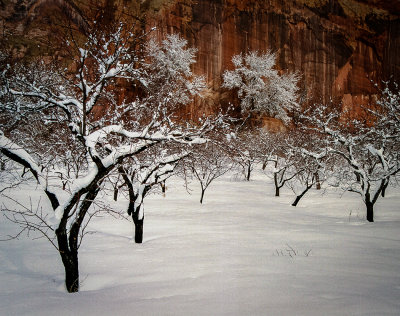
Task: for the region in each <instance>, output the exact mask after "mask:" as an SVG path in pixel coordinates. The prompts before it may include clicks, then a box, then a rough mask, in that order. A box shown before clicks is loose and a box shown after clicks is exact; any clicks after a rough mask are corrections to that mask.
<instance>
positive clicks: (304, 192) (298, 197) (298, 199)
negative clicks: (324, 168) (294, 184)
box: [292, 184, 312, 206]
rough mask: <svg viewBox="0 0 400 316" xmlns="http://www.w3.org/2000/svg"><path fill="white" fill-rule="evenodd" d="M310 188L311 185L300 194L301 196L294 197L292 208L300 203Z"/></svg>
mask: <svg viewBox="0 0 400 316" xmlns="http://www.w3.org/2000/svg"><path fill="white" fill-rule="evenodd" d="M311 187H312V184H311V185H308V186H307V187H306V188H305V190H304V191H303V192H301V194H299V195H298V196H296V199H295V200H294V202H293V203H292V206H297V204H298V203H299V202H300V200H301V198H302V197H303V196H304V195H305V194H306V193H307V192H308V190H310V189H311Z"/></svg>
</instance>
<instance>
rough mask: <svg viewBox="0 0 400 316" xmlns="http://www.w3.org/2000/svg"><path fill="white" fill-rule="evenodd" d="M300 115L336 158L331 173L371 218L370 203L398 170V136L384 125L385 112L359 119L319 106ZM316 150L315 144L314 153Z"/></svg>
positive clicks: (399, 167)
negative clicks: (333, 170)
mask: <svg viewBox="0 0 400 316" xmlns="http://www.w3.org/2000/svg"><path fill="white" fill-rule="evenodd" d="M342 116H343V114H342ZM304 117H305V118H306V122H307V123H308V125H309V126H311V127H310V129H312V130H314V131H315V132H317V133H319V137H321V138H323V139H324V140H325V144H326V152H327V153H329V154H331V155H335V156H336V157H337V158H338V159H337V161H336V168H335V175H334V176H335V177H336V178H337V179H338V182H339V183H340V185H341V186H342V187H343V188H344V189H345V190H348V191H351V192H356V193H358V194H359V195H360V196H361V197H362V199H363V201H364V203H365V206H366V210H367V215H366V218H367V220H368V221H369V222H373V221H374V204H375V203H376V201H377V200H378V198H379V196H380V195H381V193H382V191H383V190H384V188H385V187H386V186H387V181H388V180H389V179H390V178H391V177H392V176H393V175H395V174H397V173H398V172H399V170H400V161H399V151H398V149H399V142H398V137H396V136H395V133H394V130H393V129H388V128H386V127H385V126H386V124H385V123H386V122H387V119H386V118H388V117H389V116H387V114H385V113H380V121H378V120H377V117H376V116H373V115H372V114H371V113H370V116H369V117H367V118H366V119H365V120H363V121H360V120H352V121H351V120H348V119H346V118H343V117H341V115H339V113H337V112H335V111H332V110H329V111H328V108H327V107H326V106H319V107H317V108H316V109H314V110H313V111H311V112H309V113H307V114H306V115H304ZM374 122H375V123H374ZM320 150H321V148H317V149H316V150H315V154H318V153H319V152H320Z"/></svg>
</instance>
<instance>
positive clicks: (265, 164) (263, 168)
mask: <svg viewBox="0 0 400 316" xmlns="http://www.w3.org/2000/svg"><path fill="white" fill-rule="evenodd" d="M261 168H262V170H265V168H267V162H266V161H264V162H263V164H262V167H261Z"/></svg>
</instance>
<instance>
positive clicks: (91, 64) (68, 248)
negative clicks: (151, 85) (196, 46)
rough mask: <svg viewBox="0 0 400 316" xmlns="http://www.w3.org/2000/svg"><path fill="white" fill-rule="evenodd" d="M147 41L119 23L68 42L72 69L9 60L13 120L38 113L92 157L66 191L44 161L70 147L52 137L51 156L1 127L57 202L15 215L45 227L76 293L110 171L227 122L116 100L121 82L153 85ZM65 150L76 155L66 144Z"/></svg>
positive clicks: (6, 77) (2, 144)
mask: <svg viewBox="0 0 400 316" xmlns="http://www.w3.org/2000/svg"><path fill="white" fill-rule="evenodd" d="M143 36H144V35H143ZM140 40H142V39H141V38H139V37H137V36H136V35H135V34H134V33H132V32H129V30H128V29H126V27H125V26H124V25H119V26H118V27H117V28H116V29H115V30H114V31H110V32H100V31H99V32H97V31H96V32H95V31H94V32H93V33H92V34H90V35H89V37H88V39H87V41H86V43H85V44H83V45H78V44H77V42H76V41H72V40H71V41H68V42H67V43H66V45H67V46H68V47H69V49H70V51H71V52H75V53H74V54H72V56H76V58H74V60H73V62H72V64H71V67H70V68H69V69H68V68H67V69H66V68H65V66H60V65H57V64H52V63H50V64H44V63H42V62H40V61H36V62H34V63H32V64H30V65H25V66H24V65H13V66H11V65H9V66H8V67H6V69H5V70H4V71H2V73H1V74H2V78H1V79H2V86H1V89H0V91H2V95H6V97H5V98H2V100H3V99H4V101H2V102H1V112H2V113H8V115H9V117H10V121H11V118H13V117H16V116H17V117H23V118H26V120H25V121H26V122H27V123H28V124H29V123H30V122H29V121H30V120H29V119H28V117H31V115H32V118H34V120H35V124H39V125H41V126H42V127H43V128H49V129H50V128H53V129H57V130H59V131H62V133H63V134H64V135H65V137H66V138H67V139H68V142H69V141H71V142H73V143H74V144H75V148H76V149H77V150H78V151H79V152H77V153H75V152H74V153H73V154H74V155H83V156H84V157H85V163H84V165H85V168H84V170H82V171H81V172H79V174H74V175H73V176H70V178H68V181H69V183H70V185H69V186H70V190H69V192H68V194H67V195H66V194H65V191H63V192H60V188H61V187H62V184H61V185H60V178H59V176H58V175H57V174H55V173H54V171H53V168H52V164H49V165H43V161H46V163H47V161H50V159H48V157H47V155H48V154H51V153H52V150H51V149H52V148H55V147H59V149H60V147H61V149H62V147H63V146H62V145H59V144H53V143H52V142H51V141H46V139H44V140H43V141H44V142H46V143H45V146H44V147H46V146H48V148H49V151H48V152H47V155H44V153H34V152H32V151H31V149H30V147H29V146H27V144H29V143H30V140H31V139H30V138H29V135H25V134H24V133H23V132H22V129H21V133H20V134H19V135H18V137H15V136H14V133H12V132H11V128H4V126H3V127H2V129H3V131H2V132H1V133H0V150H1V153H2V154H3V155H5V156H6V157H8V158H9V159H11V160H13V161H15V162H16V163H18V164H19V165H21V166H22V167H24V168H25V169H26V170H29V171H30V173H31V174H32V175H33V177H34V178H35V181H36V182H37V183H38V187H39V188H40V190H42V191H43V193H44V194H45V195H46V196H47V198H48V200H49V205H51V210H47V211H48V212H47V213H46V214H44V213H43V212H41V213H34V212H33V213H34V214H29V210H27V211H26V212H24V211H21V212H16V213H15V212H14V215H15V216H14V217H13V219H14V221H15V222H16V223H17V224H19V225H21V227H24V225H31V223H32V222H31V220H32V218H36V219H37V220H38V221H39V222H40V224H41V225H42V226H39V228H38V229H37V230H38V231H39V232H41V233H43V234H44V235H45V236H46V237H47V238H48V240H49V241H50V242H51V243H52V244H53V246H54V247H55V248H56V249H57V251H58V252H59V254H60V256H61V259H62V262H63V264H64V268H65V285H66V289H67V291H68V292H77V291H78V290H79V269H78V249H79V246H80V244H81V237H82V235H83V234H82V229H84V228H85V227H86V225H87V221H88V220H89V219H90V217H91V215H90V214H91V209H92V208H93V207H94V203H95V201H96V199H97V197H98V195H99V192H100V191H101V190H103V188H104V186H103V184H104V181H105V179H106V178H107V176H108V175H110V174H111V173H112V172H113V171H115V170H117V169H118V167H119V166H121V165H123V164H124V163H125V162H126V161H127V160H128V159H130V158H133V157H135V156H137V155H139V154H141V153H145V152H146V151H148V150H150V149H151V148H152V147H154V146H156V145H160V144H170V143H175V144H182V145H186V144H193V145H195V144H199V143H203V142H205V140H204V137H205V135H206V134H207V133H208V132H209V131H211V130H213V129H214V127H215V126H216V124H217V123H216V122H219V121H220V120H219V119H218V120H216V121H214V120H212V119H206V120H204V121H203V123H202V124H200V125H199V124H197V125H190V124H180V123H179V121H178V120H173V117H174V110H175V108H174V103H173V102H172V103H171V102H169V100H165V99H160V100H158V102H145V101H143V102H142V101H141V100H140V98H139V97H138V98H137V99H136V100H135V101H134V102H128V101H126V102H123V103H122V104H119V103H118V102H117V101H116V100H117V96H116V95H115V92H117V91H116V90H115V87H116V85H117V84H118V85H123V84H125V85H130V84H136V85H137V86H139V85H143V86H144V88H143V89H145V87H146V82H145V81H142V80H141V79H142V78H143V77H144V78H146V76H145V75H143V73H144V72H145V71H147V66H143V63H144V62H145V60H144V59H142V58H141V57H140V56H141V54H139V52H138V47H140V45H137V43H138V41H140ZM175 62H176V63H179V62H180V60H179V59H177V60H175ZM188 75H190V74H188ZM196 87H197V86H196ZM196 87H195V85H193V86H190V85H188V86H186V88H187V93H188V95H192V94H194V93H197V88H196ZM192 88H193V89H192ZM169 97H170V98H173V95H170V96H169ZM166 109H168V110H166ZM15 126H16V127H18V125H15ZM60 154H64V155H67V154H68V153H67V151H66V152H64V153H63V152H62V150H60ZM65 174H67V173H65ZM61 191H62V189H61ZM31 211H32V210H31ZM31 215H33V216H31ZM18 216H19V217H18ZM30 227H34V226H33V225H31V226H30ZM41 227H44V229H41ZM22 229H23V228H22Z"/></svg>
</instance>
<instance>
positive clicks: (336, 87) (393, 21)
mask: <svg viewBox="0 0 400 316" xmlns="http://www.w3.org/2000/svg"><path fill="white" fill-rule="evenodd" d="M99 3H100V4H99ZM94 8H96V9H94ZM89 11H90V13H88V12H89ZM52 12H58V13H57V14H58V15H62V14H63V13H64V16H65V17H64V18H65V19H67V20H68V19H69V20H70V21H72V22H73V23H75V24H77V25H79V26H80V27H84V25H85V23H86V22H87V21H90V19H93V18H96V19H100V18H103V19H104V20H107V19H108V20H113V19H114V20H115V19H118V18H120V17H121V16H122V15H125V16H129V15H131V16H135V15H136V16H138V15H140V16H141V18H142V19H144V21H145V22H144V23H145V25H146V27H147V28H150V27H153V26H157V31H156V33H157V36H159V37H160V38H161V37H162V35H163V34H165V33H171V32H179V33H181V34H182V35H183V36H184V37H185V38H187V39H188V41H189V44H190V45H191V46H195V47H197V49H198V54H197V63H196V65H195V69H194V71H195V72H196V73H198V74H204V75H205V76H206V78H207V81H208V82H209V84H210V87H211V90H210V92H209V94H208V98H207V101H206V102H205V103H204V102H203V110H206V109H207V108H209V110H212V109H211V108H213V107H215V106H217V105H218V104H219V103H220V102H221V100H222V103H223V102H227V100H229V93H227V92H226V91H223V90H221V89H220V84H221V74H222V73H223V71H224V70H225V69H231V68H232V63H231V58H232V56H233V55H234V54H239V53H241V52H246V51H249V50H258V51H260V52H263V51H267V50H272V51H274V52H276V53H277V56H278V57H277V67H278V68H279V69H281V70H282V71H287V70H289V71H298V72H299V73H300V74H301V76H302V81H301V88H302V90H303V91H304V99H306V100H308V102H328V101H329V100H331V99H333V100H334V101H336V102H342V104H343V106H344V107H347V108H353V109H354V111H357V105H364V104H368V103H369V102H370V101H371V100H373V98H374V95H375V94H376V93H377V91H376V90H375V89H374V86H373V84H372V83H371V80H372V81H373V82H378V83H379V82H381V81H382V80H389V79H391V80H394V81H397V82H400V1H398V0H394V1H384V0H287V1H283V0H142V1H126V0H103V1H100V2H97V5H96V6H95V5H94V2H93V1H92V0H86V1H71V0H70V1H62V0H57V1H43V0H42V1H38V0H36V1H29V0H9V1H6V0H0V17H1V18H2V20H3V21H6V24H7V23H8V24H7V25H15V26H16V28H17V29H18V30H19V33H21V34H22V33H24V32H25V33H26V34H31V36H32V34H33V35H34V36H36V37H38V38H39V37H40V36H41V35H42V33H43V32H44V33H45V32H46V31H45V30H46V28H49V27H54V25H53V23H54V20H52V19H51V17H54V16H55V15H54V13H52ZM43 17H46V19H47V20H46V21H47V23H44V24H40V23H39V24H38V21H41V20H43ZM106 17H107V18H106ZM12 23H14V24H12ZM4 25H5V23H4V22H3V31H4ZM26 30H28V31H26ZM32 32H33V33H32ZM21 38H22V37H21Z"/></svg>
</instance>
